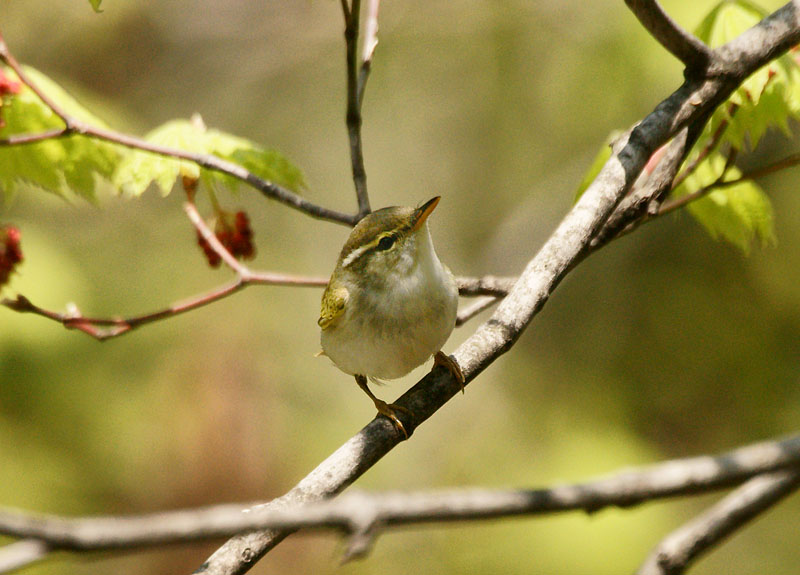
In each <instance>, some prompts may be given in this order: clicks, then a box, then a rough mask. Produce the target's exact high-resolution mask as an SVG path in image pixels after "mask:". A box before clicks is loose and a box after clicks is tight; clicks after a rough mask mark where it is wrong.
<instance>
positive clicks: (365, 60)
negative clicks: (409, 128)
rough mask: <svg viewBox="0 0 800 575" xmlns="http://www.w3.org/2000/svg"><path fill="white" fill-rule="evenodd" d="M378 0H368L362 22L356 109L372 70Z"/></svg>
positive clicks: (362, 97) (376, 43)
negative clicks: (362, 37) (363, 21)
mask: <svg viewBox="0 0 800 575" xmlns="http://www.w3.org/2000/svg"><path fill="white" fill-rule="evenodd" d="M380 5H381V2H380V0H369V4H368V6H367V19H366V21H365V23H364V40H363V45H362V47H361V69H360V70H359V72H358V92H357V94H358V109H359V110H361V107H362V105H363V103H364V89H365V88H366V86H367V79H368V78H369V73H370V71H371V70H372V57H373V56H374V55H375V48H376V47H377V46H378V10H379V9H380Z"/></svg>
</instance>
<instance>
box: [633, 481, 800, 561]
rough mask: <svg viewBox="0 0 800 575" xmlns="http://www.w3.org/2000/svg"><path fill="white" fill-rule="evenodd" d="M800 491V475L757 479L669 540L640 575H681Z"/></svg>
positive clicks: (669, 537)
mask: <svg viewBox="0 0 800 575" xmlns="http://www.w3.org/2000/svg"><path fill="white" fill-rule="evenodd" d="M798 488H800V471H798V470H797V469H792V470H786V471H779V472H777V473H772V474H769V475H761V476H758V477H754V478H753V479H751V480H750V481H748V482H747V483H745V484H744V485H742V486H741V487H740V488H739V489H737V490H736V491H734V492H733V493H731V494H730V495H728V496H727V497H725V498H724V499H723V500H722V501H720V502H719V503H717V504H716V505H714V506H713V507H711V508H710V509H709V510H708V511H706V512H705V513H703V514H702V515H700V516H698V517H697V518H695V519H694V520H692V521H690V522H689V523H687V524H686V525H684V526H682V527H680V528H679V529H677V530H676V531H674V532H672V533H670V534H669V536H667V537H666V538H665V539H664V540H663V541H662V542H661V543H659V544H658V546H657V547H656V548H655V549H654V550H653V552H652V553H651V554H650V556H649V557H648V558H647V560H646V561H645V562H644V564H643V565H642V566H641V567H640V568H639V570H638V571H637V575H678V574H679V573H683V572H684V571H685V570H686V568H687V567H689V565H690V564H691V563H692V562H693V561H695V560H696V559H697V558H698V557H699V556H701V555H702V554H703V553H707V552H708V551H709V550H710V549H711V548H713V547H714V546H715V545H716V544H718V543H719V542H721V541H722V540H723V539H725V538H726V537H728V536H730V535H731V534H733V533H735V532H736V531H737V530H738V529H741V528H742V527H744V526H745V525H747V524H748V523H749V522H750V521H751V520H752V519H755V518H756V517H758V516H759V515H760V514H761V513H763V512H764V511H767V510H768V509H769V508H770V507H772V506H773V505H775V504H776V503H779V502H780V501H781V500H783V499H784V498H785V497H787V496H789V495H791V494H792V493H794V492H795V491H796V490H797V489H798Z"/></svg>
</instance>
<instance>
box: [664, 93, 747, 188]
mask: <svg viewBox="0 0 800 575" xmlns="http://www.w3.org/2000/svg"><path fill="white" fill-rule="evenodd" d="M738 110H739V105H738V104H736V103H735V102H731V104H730V106H729V107H728V117H727V118H725V119H724V120H722V121H721V122H720V124H719V126H717V129H716V130H714V133H713V134H711V137H710V138H709V139H708V141H707V142H706V143H705V145H704V146H703V148H702V149H701V150H700V151H699V152H698V154H697V156H695V157H694V158H692V161H691V162H689V163H688V164H687V165H686V166H685V167H684V168H683V170H681V172H680V173H679V174H678V175H677V176H675V181H673V182H672V189H673V190H674V189H676V188H677V187H678V186H680V185H681V184H682V183H683V182H684V180H686V178H688V177H689V176H691V175H692V174H693V173H694V172H695V171H696V170H697V167H698V166H699V165H700V164H701V163H702V162H703V161H705V160H706V158H708V156H710V155H711V152H713V151H714V150H716V149H717V147H719V144H720V142H722V136H724V135H725V132H726V131H727V130H728V127H729V126H730V123H731V122H730V121H731V119H733V117H734V116H735V115H736V112H737V111H738Z"/></svg>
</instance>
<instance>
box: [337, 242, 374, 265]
mask: <svg viewBox="0 0 800 575" xmlns="http://www.w3.org/2000/svg"><path fill="white" fill-rule="evenodd" d="M371 247H372V244H371V243H370V244H367V245H366V246H361V247H360V248H357V249H355V250H353V251H352V252H350V253H349V254H347V257H346V258H344V260H343V261H342V267H343V268H346V267H347V266H349V265H350V264H351V263H353V262H354V261H356V260H357V259H358V258H359V257H360V256H361V254H363V253H364V252H365V251H366V250H367V249H369V248H371Z"/></svg>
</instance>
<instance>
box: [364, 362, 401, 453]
mask: <svg viewBox="0 0 800 575" xmlns="http://www.w3.org/2000/svg"><path fill="white" fill-rule="evenodd" d="M355 378H356V383H357V384H358V387H360V388H361V389H363V390H364V393H366V394H367V395H368V396H369V398H370V399H371V400H372V402H373V403H374V404H375V409H377V410H378V413H380V414H381V415H385V416H386V417H388V418H389V419H390V420H391V422H392V423H394V426H395V427H396V428H397V429H399V430H400V432H401V433H402V434H403V436H404V437H405V438H406V439H408V433H406V428H405V427H403V423H402V422H401V421H400V419H399V418H398V417H397V415H396V414H395V412H396V411H403V412H405V413H408V414H409V415H410V414H411V412H410V411H409V410H408V409H406V408H405V407H402V406H400V405H395V404H393V403H392V404H389V403H386V402H385V401H382V400H380V399H378V398H377V397H375V395H374V394H373V393H372V392H371V391H370V389H369V387H368V385H367V378H366V376H364V375H356V376H355Z"/></svg>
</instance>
